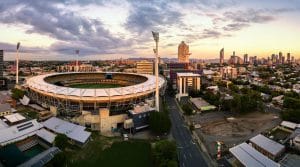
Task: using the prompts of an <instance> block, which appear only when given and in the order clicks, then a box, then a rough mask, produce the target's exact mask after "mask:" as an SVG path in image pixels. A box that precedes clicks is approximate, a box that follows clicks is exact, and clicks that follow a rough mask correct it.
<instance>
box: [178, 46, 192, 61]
mask: <svg viewBox="0 0 300 167" xmlns="http://www.w3.org/2000/svg"><path fill="white" fill-rule="evenodd" d="M190 55H191V54H190V53H189V45H187V44H186V43H184V41H181V43H180V44H179V45H178V62H179V63H189V56H190Z"/></svg>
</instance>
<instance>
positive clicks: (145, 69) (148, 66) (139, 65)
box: [136, 60, 154, 75]
mask: <svg viewBox="0 0 300 167" xmlns="http://www.w3.org/2000/svg"><path fill="white" fill-rule="evenodd" d="M153 68H154V64H153V62H152V61H146V60H143V61H138V62H136V72H137V73H139V74H150V75H153V71H154V70H153Z"/></svg>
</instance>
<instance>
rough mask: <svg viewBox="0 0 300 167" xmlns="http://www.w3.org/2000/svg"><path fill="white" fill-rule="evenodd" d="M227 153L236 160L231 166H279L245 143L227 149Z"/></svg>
mask: <svg viewBox="0 0 300 167" xmlns="http://www.w3.org/2000/svg"><path fill="white" fill-rule="evenodd" d="M229 152H230V153H231V154H232V155H233V156H234V157H235V158H236V160H237V161H236V162H234V164H233V166H247V167H248V166H249V167H266V166H267V167H278V166H279V164H278V163H276V162H274V161H273V160H271V159H269V158H268V157H266V156H265V155H263V154H262V153H260V152H258V151H257V150H255V149H254V148H253V147H251V146H250V145H248V144H247V143H242V144H239V145H237V146H235V147H232V148H230V149H229Z"/></svg>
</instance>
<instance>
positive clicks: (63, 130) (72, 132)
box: [42, 117, 91, 145]
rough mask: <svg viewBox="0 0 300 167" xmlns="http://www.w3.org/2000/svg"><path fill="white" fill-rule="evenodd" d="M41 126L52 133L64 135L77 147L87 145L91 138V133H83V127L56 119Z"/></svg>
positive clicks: (49, 120) (51, 119) (53, 118)
mask: <svg viewBox="0 0 300 167" xmlns="http://www.w3.org/2000/svg"><path fill="white" fill-rule="evenodd" d="M42 124H43V125H44V127H45V128H46V129H48V130H50V131H52V132H54V133H58V134H65V135H66V136H67V137H68V138H69V139H70V140H71V141H72V142H74V143H76V144H78V145H84V144H85V143H87V142H88V140H89V138H90V136H91V132H87V131H85V127H84V126H80V125H76V124H73V123H70V122H68V121H64V120H62V119H59V118H57V117H52V118H50V119H48V120H47V121H45V122H43V123H42Z"/></svg>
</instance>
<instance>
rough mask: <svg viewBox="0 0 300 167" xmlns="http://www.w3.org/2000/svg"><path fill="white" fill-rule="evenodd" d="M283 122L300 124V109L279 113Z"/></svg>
mask: <svg viewBox="0 0 300 167" xmlns="http://www.w3.org/2000/svg"><path fill="white" fill-rule="evenodd" d="M281 117H282V119H283V120H286V121H291V122H295V123H300V109H286V110H284V111H283V112H282V113H281Z"/></svg>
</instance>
